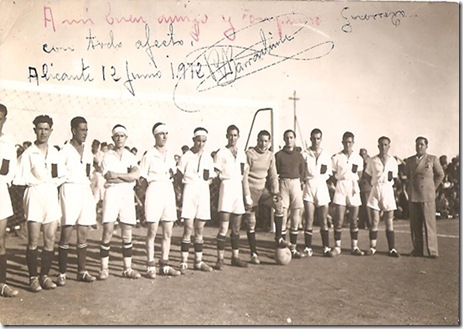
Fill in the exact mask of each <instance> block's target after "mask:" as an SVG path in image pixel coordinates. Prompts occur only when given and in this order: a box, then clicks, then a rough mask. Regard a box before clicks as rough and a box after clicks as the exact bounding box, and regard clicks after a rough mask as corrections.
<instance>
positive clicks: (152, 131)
mask: <svg viewBox="0 0 463 329" xmlns="http://www.w3.org/2000/svg"><path fill="white" fill-rule="evenodd" d="M160 125H165V123H164V122H156V123H155V124H154V125H153V128H152V129H151V133H152V134H154V130H155V129H156V128H157V127H159V126H160Z"/></svg>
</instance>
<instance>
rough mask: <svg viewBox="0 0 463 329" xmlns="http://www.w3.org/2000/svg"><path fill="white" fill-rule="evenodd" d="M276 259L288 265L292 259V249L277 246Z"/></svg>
mask: <svg viewBox="0 0 463 329" xmlns="http://www.w3.org/2000/svg"><path fill="white" fill-rule="evenodd" d="M275 261H276V263H277V264H278V265H288V264H289V262H290V261H291V250H289V248H277V249H276V250H275Z"/></svg>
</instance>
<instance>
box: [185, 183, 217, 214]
mask: <svg viewBox="0 0 463 329" xmlns="http://www.w3.org/2000/svg"><path fill="white" fill-rule="evenodd" d="M182 218H185V219H195V218H197V219H201V220H210V219H211V201H210V192H209V184H207V182H205V183H202V182H201V183H188V184H185V187H184V189H183V203H182Z"/></svg>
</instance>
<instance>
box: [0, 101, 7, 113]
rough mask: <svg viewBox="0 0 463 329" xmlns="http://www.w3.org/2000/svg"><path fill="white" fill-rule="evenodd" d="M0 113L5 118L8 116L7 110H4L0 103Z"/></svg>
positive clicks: (4, 107)
mask: <svg viewBox="0 0 463 329" xmlns="http://www.w3.org/2000/svg"><path fill="white" fill-rule="evenodd" d="M0 113H3V114H4V115H5V116H7V115H8V110H7V109H6V106H5V105H3V104H1V103H0Z"/></svg>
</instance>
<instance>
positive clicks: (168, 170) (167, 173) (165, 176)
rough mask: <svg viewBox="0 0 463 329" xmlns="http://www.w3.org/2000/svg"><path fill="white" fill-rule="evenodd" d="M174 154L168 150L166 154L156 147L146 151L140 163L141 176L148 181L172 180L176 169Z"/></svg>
mask: <svg viewBox="0 0 463 329" xmlns="http://www.w3.org/2000/svg"><path fill="white" fill-rule="evenodd" d="M176 166H177V165H176V163H175V157H174V155H173V154H172V153H171V152H169V151H167V152H166V154H165V155H163V154H162V153H160V152H159V151H158V149H157V148H156V147H154V146H153V147H152V148H151V149H149V150H148V151H146V153H145V155H143V158H142V159H141V163H140V176H141V177H143V178H145V179H146V180H147V181H148V183H151V182H162V181H170V180H171V179H172V176H173V174H174V173H175V170H176Z"/></svg>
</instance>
